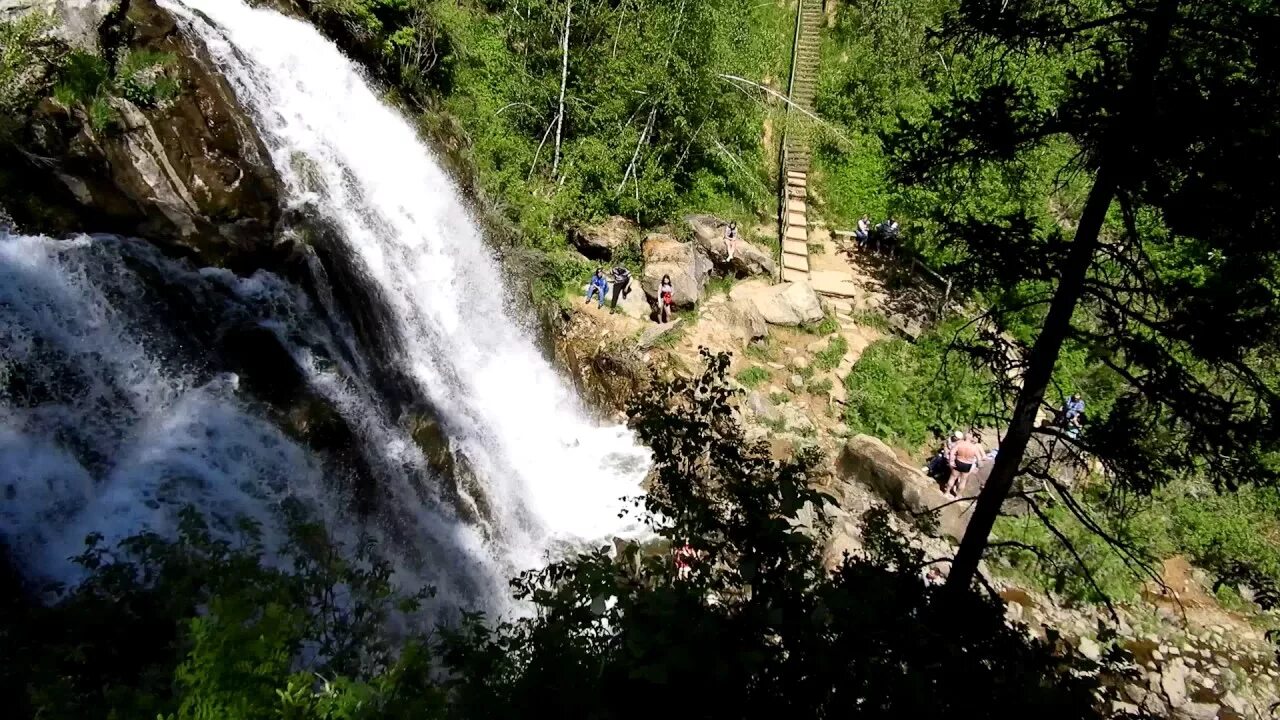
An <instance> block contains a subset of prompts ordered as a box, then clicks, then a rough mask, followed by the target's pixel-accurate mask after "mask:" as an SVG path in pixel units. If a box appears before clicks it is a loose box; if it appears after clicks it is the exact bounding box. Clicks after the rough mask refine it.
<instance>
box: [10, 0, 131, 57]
mask: <svg viewBox="0 0 1280 720" xmlns="http://www.w3.org/2000/svg"><path fill="white" fill-rule="evenodd" d="M119 8H120V0H0V20H5V21H7V20H15V19H17V18H19V17H21V16H23V15H26V14H27V13H30V12H38V13H40V14H41V15H44V16H46V17H49V16H53V18H54V21H53V33H54V34H55V35H57V36H58V37H60V38H62V39H63V40H64V41H66V43H67V44H68V45H71V46H72V47H75V48H79V49H81V50H86V51H88V52H92V53H97V52H98V51H99V37H100V36H99V34H98V31H99V29H100V28H101V27H102V24H103V22H105V21H106V19H107V17H108V16H109V15H111V14H112V13H114V12H116V10H118V9H119Z"/></svg>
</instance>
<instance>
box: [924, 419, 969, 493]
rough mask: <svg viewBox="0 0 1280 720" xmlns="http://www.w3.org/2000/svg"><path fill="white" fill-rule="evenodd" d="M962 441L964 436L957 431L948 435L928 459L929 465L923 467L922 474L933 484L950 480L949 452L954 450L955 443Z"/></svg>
mask: <svg viewBox="0 0 1280 720" xmlns="http://www.w3.org/2000/svg"><path fill="white" fill-rule="evenodd" d="M962 439H964V434H963V433H961V432H960V431H959V430H957V431H955V432H954V433H952V434H951V435H949V436H948V437H947V439H946V441H944V442H943V443H942V447H941V448H939V449H938V452H937V454H936V455H934V456H933V457H931V458H929V464H928V465H925V466H924V468H922V469H923V470H924V474H925V475H928V476H929V477H930V478H932V479H933V480H934V481H935V482H937V483H939V484H942V483H945V482H947V481H949V480H950V479H951V451H952V450H953V449H954V448H955V445H956V443H958V442H960V441H961V440H962Z"/></svg>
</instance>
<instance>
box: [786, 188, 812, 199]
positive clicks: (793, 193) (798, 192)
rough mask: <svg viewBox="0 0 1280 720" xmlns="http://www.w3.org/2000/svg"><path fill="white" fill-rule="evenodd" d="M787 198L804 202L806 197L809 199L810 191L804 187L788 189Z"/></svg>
mask: <svg viewBox="0 0 1280 720" xmlns="http://www.w3.org/2000/svg"><path fill="white" fill-rule="evenodd" d="M787 197H789V198H799V199H801V200H803V199H805V198H806V197H809V191H808V190H806V189H805V188H802V187H788V188H787Z"/></svg>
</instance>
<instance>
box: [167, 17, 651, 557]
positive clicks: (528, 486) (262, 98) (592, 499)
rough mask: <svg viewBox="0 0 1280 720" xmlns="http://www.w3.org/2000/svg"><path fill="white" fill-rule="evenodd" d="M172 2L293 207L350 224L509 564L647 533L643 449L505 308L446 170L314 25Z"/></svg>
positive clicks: (356, 252) (409, 370)
mask: <svg viewBox="0 0 1280 720" xmlns="http://www.w3.org/2000/svg"><path fill="white" fill-rule="evenodd" d="M164 5H165V7H167V8H168V9H170V10H171V11H172V12H174V14H175V15H177V16H178V17H180V18H181V19H182V20H183V22H184V24H185V25H186V28H187V30H188V32H192V33H194V34H195V35H197V36H198V37H199V38H200V39H201V40H202V41H203V42H204V43H205V45H206V46H207V47H208V49H209V51H210V54H211V55H212V56H213V58H214V59H215V61H216V62H217V63H218V65H219V68H220V69H221V70H222V72H223V73H224V74H225V75H226V77H227V78H228V79H229V81H230V82H231V83H232V84H233V86H234V87H235V89H236V92H237V94H238V95H239V96H240V99H241V101H242V102H243V103H244V104H245V105H246V106H247V107H249V108H250V109H251V111H252V112H253V114H254V116H255V118H256V119H257V122H258V125H259V129H260V131H261V133H262V135H263V137H264V140H265V142H266V143H267V145H268V147H269V149H270V151H271V154H272V157H273V161H274V163H275V165H276V168H277V170H278V171H279V172H280V173H281V175H282V177H283V178H284V179H285V181H286V184H287V186H288V188H289V196H290V202H292V203H294V204H296V205H298V206H300V207H307V208H318V209H319V211H320V212H322V213H325V214H326V215H327V216H328V219H329V220H330V221H331V222H332V223H334V224H335V225H336V227H337V228H339V229H340V232H341V235H342V237H343V241H344V242H345V243H347V244H348V245H349V246H350V250H351V251H352V255H353V256H354V257H355V258H356V259H357V261H358V264H359V265H360V268H359V270H360V271H361V272H363V273H364V274H365V275H367V277H368V279H369V280H370V281H371V283H372V284H373V285H374V286H375V287H377V288H378V289H379V290H380V294H381V297H382V299H383V301H385V302H386V303H387V304H388V306H389V309H390V311H391V315H392V317H393V319H394V327H392V328H388V329H387V330H388V331H390V332H394V333H396V334H397V335H398V338H397V339H398V341H399V342H398V344H397V345H396V347H400V348H402V349H401V350H400V353H401V356H400V357H396V358H392V359H391V360H392V361H393V362H394V363H395V364H397V365H398V366H400V367H401V368H403V369H404V370H405V371H406V374H407V375H408V376H409V377H411V378H412V379H413V380H414V381H416V382H417V383H418V384H419V385H420V388H421V390H422V391H423V392H424V393H425V395H426V396H427V397H428V398H430V400H431V402H432V403H433V405H434V406H435V407H436V408H437V409H438V411H439V412H440V413H441V414H442V416H443V420H444V424H445V426H446V427H447V428H448V433H449V435H450V438H451V441H452V442H453V443H454V445H455V448H456V449H457V450H458V451H460V452H461V454H462V455H463V456H465V457H466V458H467V459H468V460H469V461H470V462H471V463H472V465H473V467H474V469H475V472H476V474H477V475H478V476H479V477H480V479H481V480H482V482H483V483H484V485H485V488H484V493H485V498H484V501H485V504H486V506H487V507H488V509H489V515H490V516H491V518H492V522H493V527H492V528H491V530H492V531H493V532H494V533H495V534H496V537H494V538H493V542H496V543H498V544H499V545H500V546H501V547H500V548H498V552H499V554H500V555H502V556H503V557H504V558H505V560H506V561H507V562H508V563H510V565H511V567H513V568H524V567H531V566H534V565H536V564H538V563H541V562H543V561H545V559H546V555H547V553H548V552H550V551H551V550H552V548H554V547H555V546H556V545H557V544H558V543H562V542H568V543H581V542H583V541H588V540H596V539H602V538H606V537H609V536H611V535H615V534H626V533H629V532H633V531H635V530H636V528H635V526H634V524H633V523H634V521H633V520H629V519H620V518H619V511H620V510H621V509H622V508H623V507H624V503H623V502H622V500H621V498H623V497H624V496H635V495H637V494H639V492H640V480H641V479H642V477H643V475H644V472H645V470H646V468H647V464H648V455H647V451H646V450H644V449H643V448H641V447H639V446H638V445H637V444H636V443H635V441H634V439H633V437H632V436H631V435H630V433H629V432H628V431H626V429H625V428H623V427H620V426H613V427H609V426H606V427H601V426H599V425H597V424H595V423H594V422H592V421H591V420H589V419H588V417H587V416H586V414H585V413H584V412H583V410H582V408H581V407H580V406H579V402H578V400H577V398H576V397H575V395H574V394H573V393H572V392H571V390H570V389H569V388H568V387H567V386H566V384H565V382H564V381H563V379H562V378H560V377H559V376H558V375H557V373H556V372H555V371H554V369H553V368H552V367H551V366H550V365H549V364H548V362H547V361H546V360H545V359H544V358H543V357H542V356H541V355H540V354H539V353H538V351H537V349H536V347H535V345H534V343H533V341H532V339H531V333H530V331H529V329H528V328H526V327H523V326H522V325H521V324H520V323H518V322H516V321H515V320H514V319H513V314H512V313H511V312H510V311H509V309H508V308H507V307H506V301H507V300H508V298H507V295H506V290H505V288H506V286H507V284H506V283H505V282H504V279H503V277H502V275H501V273H500V270H499V266H498V263H497V261H496V259H495V258H494V257H493V255H492V252H491V251H490V250H489V248H488V247H487V246H486V244H485V242H484V239H483V237H482V236H481V232H480V230H479V227H478V225H477V223H476V222H475V220H474V218H473V217H472V216H471V214H470V213H469V211H468V209H467V208H466V205H465V203H464V201H463V199H462V197H461V195H460V193H459V192H458V189H457V188H456V187H455V185H454V184H453V182H452V181H451V180H450V178H449V177H448V175H447V174H446V173H445V171H444V170H443V169H442V168H441V166H440V165H439V163H438V162H437V161H436V160H435V158H434V157H433V156H432V154H431V152H430V151H429V150H428V149H427V147H426V146H425V145H424V144H423V143H422V142H421V141H420V140H419V138H418V137H417V135H416V134H415V132H414V130H413V128H412V126H411V125H410V124H409V123H408V122H407V121H406V120H405V119H404V118H403V117H402V116H401V115H400V114H399V113H397V112H396V111H395V110H393V109H392V108H390V107H388V106H387V105H385V104H383V103H382V102H381V101H380V100H379V98H378V97H377V95H376V94H375V93H374V91H373V89H372V88H371V87H370V85H369V84H368V82H366V80H365V78H364V77H363V76H362V75H361V73H360V71H359V70H358V68H357V67H356V65H355V64H354V63H352V62H351V61H350V60H348V59H347V58H346V57H344V56H343V55H342V53H341V52H340V51H339V50H338V49H337V48H336V47H335V46H334V45H333V44H332V43H330V42H329V41H327V40H326V39H324V38H323V37H322V36H321V35H320V34H319V33H318V32H317V31H316V30H315V29H314V28H313V27H311V26H310V25H308V24H306V23H304V22H301V21H299V20H295V19H292V18H287V17H285V16H283V15H281V14H279V13H277V12H275V11H273V10H269V9H257V8H251V7H249V6H248V5H246V4H245V3H244V2H242V0H172V1H167V2H165V3H164Z"/></svg>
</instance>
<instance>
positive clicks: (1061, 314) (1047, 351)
mask: <svg viewBox="0 0 1280 720" xmlns="http://www.w3.org/2000/svg"><path fill="white" fill-rule="evenodd" d="M1180 3H1181V0H1162V1H1161V3H1160V4H1159V5H1158V6H1157V8H1156V10H1155V12H1154V13H1153V15H1152V19H1151V24H1150V25H1149V26H1148V30H1147V35H1146V38H1145V40H1146V43H1145V46H1144V47H1142V48H1140V49H1138V50H1136V51H1135V55H1134V56H1133V73H1132V82H1131V83H1130V87H1129V91H1128V92H1127V93H1126V96H1125V97H1124V99H1123V101H1122V102H1123V104H1122V106H1121V111H1120V113H1119V115H1118V116H1117V122H1116V124H1115V125H1114V126H1112V127H1111V128H1110V129H1109V130H1108V131H1107V134H1106V136H1104V140H1103V142H1104V144H1103V149H1102V157H1101V165H1100V168H1099V170H1098V174H1097V176H1096V177H1095V178H1094V181H1093V188H1092V189H1090V191H1089V198H1088V200H1087V201H1086V202H1085V206H1084V212H1083V213H1082V214H1081V216H1080V225H1079V227H1077V228H1076V234H1075V238H1074V240H1073V241H1072V243H1071V251H1070V252H1069V253H1068V255H1067V260H1066V263H1065V264H1064V265H1063V267H1062V273H1061V275H1060V277H1059V280H1058V289H1057V290H1056V291H1055V292H1054V295H1053V301H1052V303H1050V305H1049V314H1048V316H1047V317H1046V318H1045V321H1044V325H1043V326H1042V327H1041V328H1040V335H1039V336H1038V337H1037V338H1036V343H1035V346H1033V347H1032V349H1031V355H1030V357H1029V358H1028V364H1027V372H1026V374H1025V375H1023V378H1022V389H1021V390H1019V391H1018V402H1017V404H1016V405H1015V406H1014V410H1013V418H1012V420H1011V422H1010V423H1009V430H1008V432H1007V433H1006V434H1005V436H1004V439H1003V441H1002V442H1001V443H1000V453H999V454H998V455H997V456H996V464H995V466H994V467H993V468H992V469H991V476H990V477H988V478H987V484H986V486H984V487H983V488H982V492H981V493H980V494H979V495H978V503H977V507H976V508H974V512H973V517H972V518H970V520H969V526H968V527H967V528H965V532H964V539H962V540H961V541H960V549H959V551H957V552H956V557H955V559H954V560H953V561H952V563H951V573H950V574H949V575H948V576H947V592H948V593H949V594H959V593H963V592H966V591H968V589H969V587H970V586H971V585H972V584H973V579H974V577H975V576H976V575H977V574H978V563H979V561H981V560H982V554H983V552H985V551H986V549H987V539H988V537H990V535H991V529H992V527H994V526H995V522H996V517H998V516H999V515H1000V506H1001V505H1003V504H1004V500H1005V498H1006V497H1008V495H1009V490H1010V489H1012V488H1013V481H1014V478H1015V477H1017V475H1018V470H1019V469H1020V468H1021V466H1022V458H1023V455H1024V454H1025V453H1026V450H1027V443H1028V442H1030V440H1031V433H1032V432H1033V431H1034V430H1035V423H1036V414H1037V412H1038V411H1039V409H1040V405H1041V403H1042V402H1044V394H1045V390H1046V389H1048V387H1049V382H1050V381H1051V379H1052V377H1053V369H1054V366H1056V365H1057V363H1058V355H1059V353H1060V352H1061V351H1062V343H1063V341H1064V340H1066V337H1067V334H1068V333H1069V332H1070V330H1071V317H1072V315H1074V314H1075V310H1076V306H1077V305H1078V304H1079V303H1080V299H1081V298H1082V297H1083V296H1084V292H1085V280H1086V278H1087V276H1088V273H1089V266H1090V265H1091V264H1092V262H1093V255H1094V253H1095V252H1096V251H1097V249H1098V237H1099V234H1100V233H1101V231H1102V224H1103V221H1105V220H1106V216H1107V209H1108V208H1110V207H1111V201H1112V199H1113V198H1114V197H1115V195H1116V191H1117V188H1118V186H1119V185H1118V182H1117V178H1116V177H1115V175H1114V173H1115V172H1116V171H1117V170H1121V171H1126V172H1127V171H1128V170H1129V168H1131V167H1133V166H1134V164H1135V163H1134V158H1133V157H1132V154H1133V142H1132V138H1134V137H1137V136H1138V135H1139V134H1140V133H1142V132H1145V131H1146V130H1147V129H1146V128H1145V127H1144V121H1143V119H1144V118H1146V117H1148V113H1149V108H1150V103H1151V101H1152V97H1153V95H1154V92H1153V90H1154V85H1155V79H1156V73H1157V71H1158V70H1159V67H1160V62H1161V60H1162V59H1163V58H1164V56H1165V53H1166V52H1167V50H1168V47H1169V35H1170V30H1171V28H1172V27H1173V21H1174V18H1175V17H1176V16H1177V13H1178V6H1179V4H1180Z"/></svg>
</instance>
